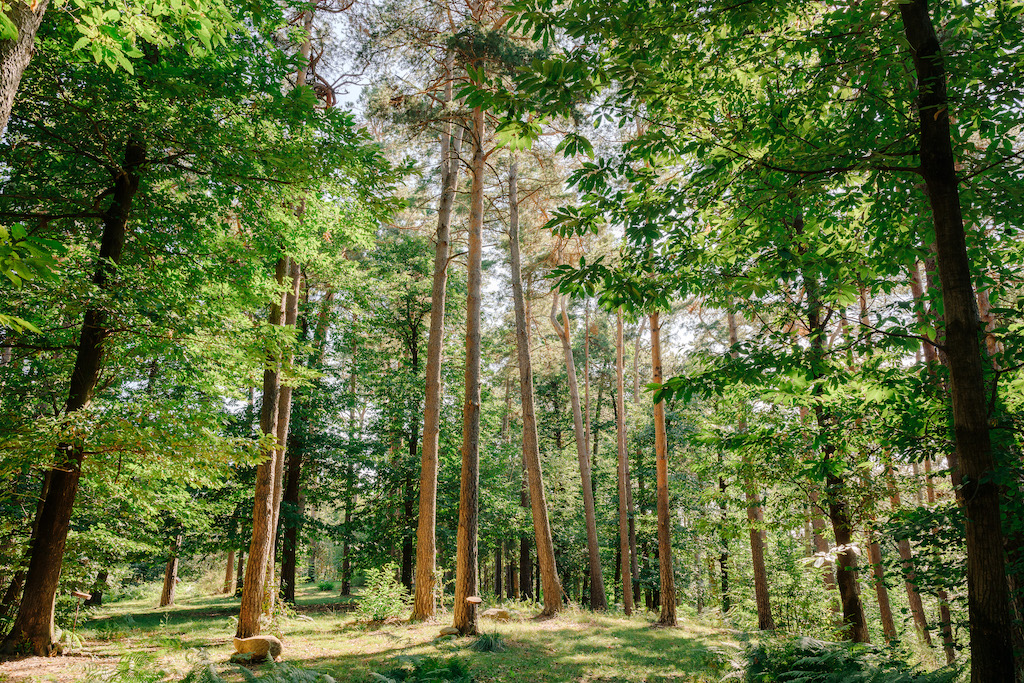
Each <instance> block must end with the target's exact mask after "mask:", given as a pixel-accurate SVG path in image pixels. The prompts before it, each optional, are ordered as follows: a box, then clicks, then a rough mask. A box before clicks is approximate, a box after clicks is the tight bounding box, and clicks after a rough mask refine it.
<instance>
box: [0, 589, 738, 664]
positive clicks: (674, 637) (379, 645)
mask: <svg viewBox="0 0 1024 683" xmlns="http://www.w3.org/2000/svg"><path fill="white" fill-rule="evenodd" d="M153 602H154V601H153V600H151V599H145V600H138V601H131V602H121V603H115V604H112V605H109V606H106V607H103V608H99V609H97V610H95V611H93V612H90V614H89V615H88V617H87V618H86V619H85V620H84V622H83V623H82V624H81V625H80V626H79V628H78V634H79V635H80V636H81V638H82V640H83V647H82V648H81V650H80V651H79V652H77V653H76V654H75V656H71V657H69V656H65V657H58V658H50V659H49V661H48V660H43V659H41V658H29V659H28V660H20V661H13V662H6V663H3V664H0V681H2V680H8V681H11V682H12V683H13V682H14V681H28V680H32V681H60V682H64V681H78V680H89V679H92V680H99V679H100V678H101V676H102V675H103V673H104V672H105V671H110V670H111V669H112V668H113V667H114V666H115V665H116V664H117V662H118V661H121V660H122V659H123V658H124V657H126V656H139V657H141V659H142V660H143V661H142V664H143V665H144V667H145V668H146V669H148V670H150V671H154V672H155V671H156V670H160V671H163V672H164V673H165V674H166V678H164V680H178V679H180V678H181V677H182V676H183V675H184V674H185V673H186V672H187V671H188V670H189V669H190V668H191V667H192V666H193V665H194V663H195V662H196V661H198V659H199V658H200V657H203V656H206V657H208V658H209V659H210V660H211V661H213V662H214V663H215V664H217V666H218V670H220V671H222V672H224V673H225V675H227V677H228V678H229V679H231V680H239V681H240V680H242V677H241V675H240V674H238V673H237V672H235V673H233V674H232V673H231V672H232V667H230V666H229V665H228V664H227V662H228V658H229V657H230V655H231V653H232V652H233V646H232V644H231V638H232V635H233V633H234V617H235V616H236V615H237V612H238V601H237V600H236V599H233V598H228V597H204V596H198V595H192V596H189V595H185V596H184V597H182V598H181V599H179V601H178V604H177V605H175V606H173V607H166V608H153V607H152V605H153ZM488 606H490V605H487V604H485V605H484V607H485V608H486V607H488ZM511 607H512V608H513V609H514V610H515V612H516V614H517V618H516V619H514V620H513V621H510V622H507V623H501V622H495V621H491V620H487V619H482V620H481V630H483V631H486V632H488V633H499V634H501V636H502V639H503V641H504V643H505V644H506V646H507V649H506V650H505V651H504V652H476V651H474V650H473V649H471V648H470V645H471V644H472V643H473V640H474V639H472V638H454V637H450V636H449V637H439V635H438V633H439V631H440V630H441V628H442V627H444V626H448V625H450V623H451V617H450V615H449V614H446V613H442V614H440V615H439V617H438V618H437V619H435V620H433V621H431V622H426V623H419V624H410V623H407V622H395V623H386V624H366V623H359V622H357V621H356V617H355V615H354V613H353V612H352V611H351V608H352V604H351V601H350V599H348V598H341V597H339V596H338V595H337V593H336V592H325V591H321V590H319V589H318V588H317V586H315V585H307V586H303V587H301V588H300V591H299V595H298V600H297V604H296V606H295V608H294V610H291V611H290V612H289V613H288V614H286V615H283V616H281V617H279V618H278V619H277V620H276V621H275V622H274V623H272V624H270V625H269V627H268V628H266V629H265V630H264V632H265V633H274V634H275V635H278V636H280V637H281V638H282V640H283V641H284V644H285V652H284V656H283V658H282V659H283V661H286V662H289V663H292V664H296V665H299V666H303V667H309V668H315V669H318V670H321V671H323V672H325V673H328V674H330V675H331V676H333V677H334V678H335V679H336V680H337V681H339V683H340V682H342V681H359V682H363V681H369V680H370V678H371V676H370V672H374V671H378V672H379V671H386V670H388V669H390V668H392V667H394V666H395V663H396V658H397V657H399V656H401V655H412V656H417V655H419V656H434V657H451V656H458V657H461V658H462V659H464V660H465V661H467V662H468V664H469V667H470V669H471V670H472V672H473V674H474V676H475V677H476V678H477V680H478V681H481V682H484V681H502V682H508V683H515V682H520V681H521V682H524V683H543V682H546V681H551V682H554V681H588V682H591V683H596V682H598V681H608V682H610V681H624V682H630V681H635V682H637V683H639V682H641V681H646V682H653V681H674V682H679V683H682V682H691V681H692V682H698V681H700V682H704V681H719V680H721V679H722V677H723V676H724V675H725V674H727V673H728V672H729V671H731V669H732V663H731V662H732V660H734V659H736V658H737V657H736V655H737V653H738V651H739V645H738V643H737V642H736V640H735V638H734V636H733V635H732V632H730V631H727V630H725V629H722V628H717V627H715V626H714V625H711V624H702V623H699V622H696V621H681V622H680V626H679V627H678V628H671V629H664V628H653V627H652V623H653V619H654V615H652V614H643V615H639V616H634V617H632V618H626V617H624V616H622V615H621V614H615V613H608V614H593V613H590V612H586V611H581V610H576V609H569V610H566V612H565V613H563V614H561V615H559V616H558V617H556V618H554V619H548V620H535V619H532V618H531V616H532V614H533V612H532V611H530V608H529V606H524V605H519V606H517V605H511ZM200 653H205V655H204V654H200ZM34 660H35V661H36V664H35V665H33V663H32V662H33V661H34Z"/></svg>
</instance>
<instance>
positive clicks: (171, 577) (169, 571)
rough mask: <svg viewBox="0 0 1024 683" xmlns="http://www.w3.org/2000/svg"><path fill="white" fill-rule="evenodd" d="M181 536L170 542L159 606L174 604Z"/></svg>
mask: <svg viewBox="0 0 1024 683" xmlns="http://www.w3.org/2000/svg"><path fill="white" fill-rule="evenodd" d="M181 540H182V536H181V534H178V535H177V536H175V537H174V540H173V541H171V549H170V553H169V555H168V557H167V565H166V566H165V567H164V589H163V591H162V592H161V593H160V606H161V607H168V606H170V605H173V604H174V593H175V591H176V589H177V587H178V553H180V552H181Z"/></svg>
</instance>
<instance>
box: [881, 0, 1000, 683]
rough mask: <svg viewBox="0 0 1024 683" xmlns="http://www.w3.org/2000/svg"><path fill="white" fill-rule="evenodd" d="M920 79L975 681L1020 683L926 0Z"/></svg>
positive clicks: (911, 13) (915, 21)
mask: <svg viewBox="0 0 1024 683" xmlns="http://www.w3.org/2000/svg"><path fill="white" fill-rule="evenodd" d="M900 14H901V16H902V18H903V27H904V31H905V33H906V37H907V43H908V46H909V49H910V53H911V55H912V57H913V60H914V69H915V71H916V74H917V82H918V88H919V90H918V97H917V107H918V111H919V116H918V118H919V122H920V126H921V127H920V154H921V165H920V172H921V176H922V177H923V178H924V181H925V185H926V187H927V194H928V200H929V203H930V204H931V211H932V220H933V223H934V227H935V244H936V247H937V260H938V267H939V279H940V281H941V283H942V301H943V310H944V312H945V332H946V357H947V362H948V364H949V375H950V394H951V396H952V399H953V430H954V432H955V436H956V455H957V461H958V462H957V468H958V470H959V472H960V475H961V486H960V487H958V488H957V501H958V502H959V503H960V505H961V507H962V508H963V509H964V513H965V517H966V520H967V522H966V525H967V603H968V612H969V620H970V629H971V681H972V683H1013V681H1014V679H1015V677H1016V676H1015V672H1014V657H1013V642H1012V638H1011V634H1012V628H1011V621H1010V601H1009V596H1008V595H1007V590H1006V566H1005V561H1004V558H1003V533H1002V528H1001V525H1000V514H999V489H998V484H997V481H996V479H997V478H996V477H995V476H994V474H995V461H994V459H993V455H992V444H991V438H990V435H989V427H988V415H987V412H986V406H987V405H988V401H987V392H986V390H985V380H984V374H983V370H982V360H981V346H980V339H979V333H980V330H979V323H978V309H977V300H976V298H975V294H974V288H973V285H972V283H971V264H970V258H969V256H968V254H967V244H966V237H965V234H964V223H963V214H962V212H961V207H960V192H959V187H958V179H957V176H956V170H955V163H954V158H953V148H952V142H951V138H952V136H951V132H950V112H949V100H948V97H947V92H946V67H945V63H944V61H943V58H942V48H941V46H940V44H939V39H938V37H937V36H936V33H935V27H934V25H933V24H932V18H931V15H930V14H929V10H928V3H927V0H912V1H911V2H907V3H904V4H901V5H900Z"/></svg>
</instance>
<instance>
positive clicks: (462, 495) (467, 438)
mask: <svg viewBox="0 0 1024 683" xmlns="http://www.w3.org/2000/svg"><path fill="white" fill-rule="evenodd" d="M472 140H473V165H472V170H473V184H472V187H471V189H470V210H469V253H468V255H467V270H468V281H467V289H468V294H467V297H466V388H465V398H464V400H463V404H462V471H461V474H460V478H459V481H460V485H459V528H458V533H457V536H456V560H455V609H454V624H453V626H454V627H455V628H456V629H458V631H459V633H460V634H461V635H464V636H466V635H476V633H477V614H476V605H475V604H473V603H471V602H469V601H468V600H467V598H470V597H474V596H476V595H477V593H478V591H479V585H478V576H477V572H478V548H477V543H478V540H479V539H478V538H477V535H478V534H477V523H478V518H477V515H478V513H479V503H480V501H479V494H480V300H481V299H480V298H481V291H480V285H481V279H482V270H481V268H482V254H483V222H484V161H485V155H484V112H483V109H481V108H480V107H476V108H475V109H473V138H472Z"/></svg>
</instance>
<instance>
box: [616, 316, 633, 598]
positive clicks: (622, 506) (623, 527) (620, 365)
mask: <svg viewBox="0 0 1024 683" xmlns="http://www.w3.org/2000/svg"><path fill="white" fill-rule="evenodd" d="M615 320H616V322H615V428H616V443H617V446H618V454H619V563H620V566H619V578H620V580H621V581H622V611H623V612H624V613H625V615H626V616H627V617H628V616H631V615H632V614H633V585H632V584H633V582H632V578H633V577H632V573H631V572H630V567H631V562H630V558H631V555H630V544H629V518H630V514H629V498H628V496H627V495H626V491H627V489H628V488H629V452H628V451H627V450H626V405H625V400H624V396H623V394H625V391H626V383H625V360H624V358H623V356H624V353H623V345H624V344H623V338H622V309H619V310H618V311H617V312H616V319H615Z"/></svg>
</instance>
